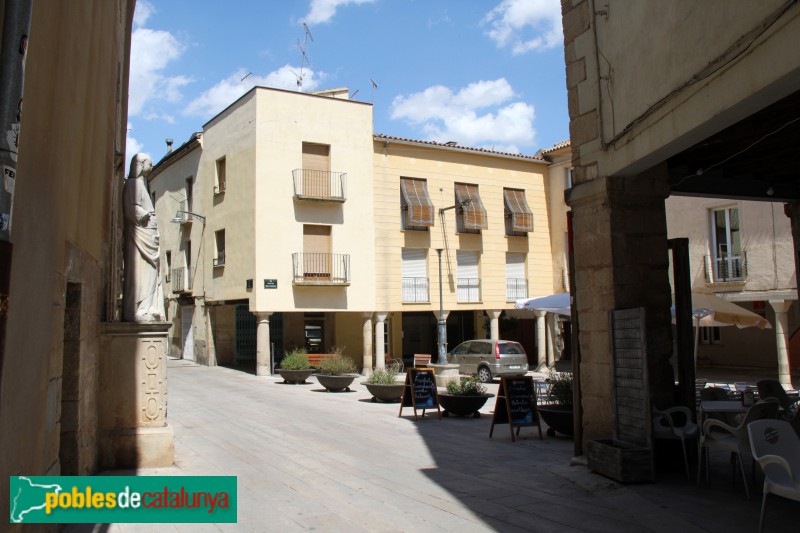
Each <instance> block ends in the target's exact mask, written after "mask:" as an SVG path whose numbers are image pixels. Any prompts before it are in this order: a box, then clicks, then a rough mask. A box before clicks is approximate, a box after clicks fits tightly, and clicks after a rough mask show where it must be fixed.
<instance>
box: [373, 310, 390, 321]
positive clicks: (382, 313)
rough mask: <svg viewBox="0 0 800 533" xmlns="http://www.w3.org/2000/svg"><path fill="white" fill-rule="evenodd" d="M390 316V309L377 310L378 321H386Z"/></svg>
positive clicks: (376, 319) (376, 317)
mask: <svg viewBox="0 0 800 533" xmlns="http://www.w3.org/2000/svg"><path fill="white" fill-rule="evenodd" d="M388 317H389V312H388V311H375V321H376V322H386V319H387V318H388Z"/></svg>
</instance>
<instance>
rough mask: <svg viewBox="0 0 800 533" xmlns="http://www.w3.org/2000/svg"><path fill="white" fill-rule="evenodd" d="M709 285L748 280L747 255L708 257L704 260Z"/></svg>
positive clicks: (744, 253)
mask: <svg viewBox="0 0 800 533" xmlns="http://www.w3.org/2000/svg"><path fill="white" fill-rule="evenodd" d="M703 259H704V261H703V262H704V267H705V268H704V270H705V274H706V282H707V283H725V282H730V281H745V280H746V279H747V253H746V252H744V251H743V252H742V253H741V254H725V255H719V256H711V255H707V256H705V257H704V258H703Z"/></svg>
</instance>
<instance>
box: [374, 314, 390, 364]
mask: <svg viewBox="0 0 800 533" xmlns="http://www.w3.org/2000/svg"><path fill="white" fill-rule="evenodd" d="M387 316H389V313H387V312H385V311H384V312H378V313H375V368H386V353H385V351H384V349H383V345H384V343H385V342H386V339H385V337H384V334H383V328H384V323H385V322H386V317H387Z"/></svg>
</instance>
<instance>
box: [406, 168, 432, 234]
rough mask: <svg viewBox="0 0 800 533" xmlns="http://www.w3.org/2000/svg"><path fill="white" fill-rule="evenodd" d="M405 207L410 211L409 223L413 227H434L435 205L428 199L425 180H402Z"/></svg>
mask: <svg viewBox="0 0 800 533" xmlns="http://www.w3.org/2000/svg"><path fill="white" fill-rule="evenodd" d="M400 191H401V194H402V197H403V207H404V208H405V209H407V210H408V223H409V224H410V225H412V226H433V203H432V202H431V199H430V198H429V197H428V187H427V185H426V182H425V180H423V179H415V178H400Z"/></svg>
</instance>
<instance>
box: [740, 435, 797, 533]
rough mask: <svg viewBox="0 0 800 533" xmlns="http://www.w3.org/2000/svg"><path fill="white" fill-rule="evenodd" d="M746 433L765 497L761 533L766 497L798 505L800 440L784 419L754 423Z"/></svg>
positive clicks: (760, 519) (760, 524) (760, 525)
mask: <svg viewBox="0 0 800 533" xmlns="http://www.w3.org/2000/svg"><path fill="white" fill-rule="evenodd" d="M747 433H748V435H749V440H750V448H751V449H752V450H753V458H754V459H755V460H756V461H758V464H759V465H761V469H762V470H763V471H764V498H763V499H762V500H761V516H760V517H759V519H758V531H759V533H761V531H763V527H764V513H765V511H766V510H767V495H769V494H776V495H778V496H782V497H784V498H788V499H790V500H795V501H798V502H800V437H798V436H797V434H796V433H795V432H794V429H793V428H792V426H791V424H789V423H788V422H786V421H784V420H757V421H755V422H753V423H751V424H750V425H749V426H747ZM781 529H782V530H783V529H784V528H781Z"/></svg>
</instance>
